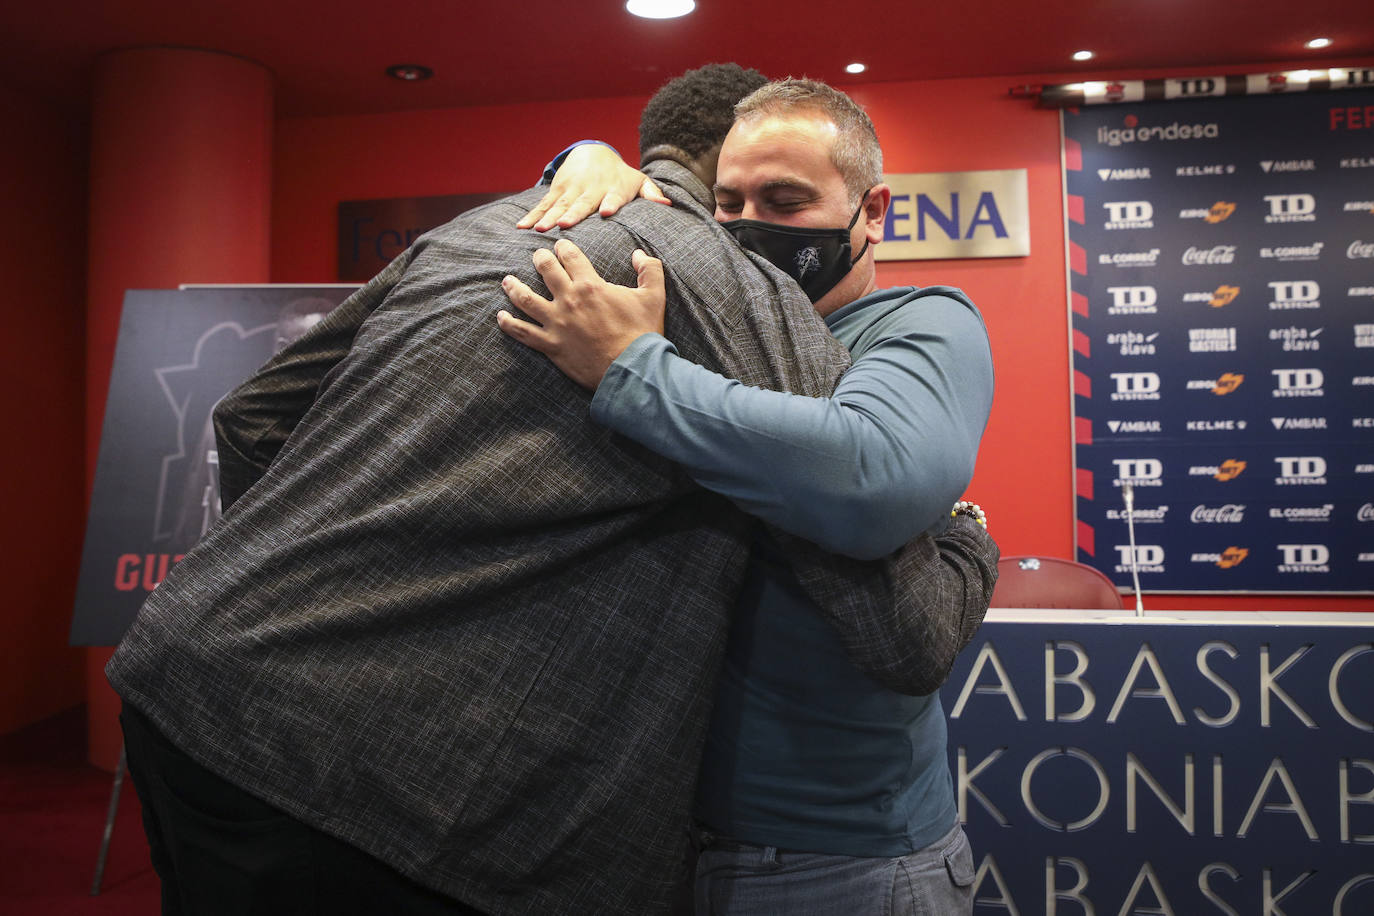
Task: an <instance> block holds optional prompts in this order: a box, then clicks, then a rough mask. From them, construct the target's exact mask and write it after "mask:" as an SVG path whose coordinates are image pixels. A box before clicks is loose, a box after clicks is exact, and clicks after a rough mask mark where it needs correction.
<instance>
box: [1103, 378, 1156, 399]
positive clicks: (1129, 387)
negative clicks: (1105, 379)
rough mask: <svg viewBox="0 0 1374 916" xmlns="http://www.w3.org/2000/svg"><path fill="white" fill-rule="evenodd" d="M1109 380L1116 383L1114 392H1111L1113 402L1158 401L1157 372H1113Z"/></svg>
mask: <svg viewBox="0 0 1374 916" xmlns="http://www.w3.org/2000/svg"><path fill="white" fill-rule="evenodd" d="M1111 378H1112V381H1113V382H1115V383H1116V390H1115V391H1113V392H1112V400H1113V401H1158V400H1159V373H1157V372H1113V373H1111Z"/></svg>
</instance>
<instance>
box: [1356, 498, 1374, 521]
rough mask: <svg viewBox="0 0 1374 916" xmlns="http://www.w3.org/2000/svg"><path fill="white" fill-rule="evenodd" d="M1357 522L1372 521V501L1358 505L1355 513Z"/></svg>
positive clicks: (1373, 510)
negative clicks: (1358, 507) (1358, 508)
mask: <svg viewBox="0 0 1374 916" xmlns="http://www.w3.org/2000/svg"><path fill="white" fill-rule="evenodd" d="M1355 521H1357V522H1374V503H1365V504H1364V505H1363V506H1360V510H1359V511H1358V512H1356V513H1355Z"/></svg>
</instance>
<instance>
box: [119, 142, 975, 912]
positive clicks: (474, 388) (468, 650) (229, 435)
mask: <svg viewBox="0 0 1374 916" xmlns="http://www.w3.org/2000/svg"><path fill="white" fill-rule="evenodd" d="M650 173H651V174H652V175H653V177H654V179H655V180H656V181H657V182H658V183H659V185H660V187H662V188H663V189H664V191H665V192H666V193H667V194H668V195H669V196H670V197H672V198H673V200H674V206H673V207H672V208H671V209H669V208H665V207H662V206H659V205H655V204H648V203H643V202H640V203H635V204H631V205H630V206H628V207H627V208H626V209H625V210H624V211H623V212H622V214H621V215H620V216H618V217H616V218H614V219H611V220H599V219H593V220H591V221H589V222H587V223H584V224H582V225H581V226H579V227H577V228H576V229H574V230H571V231H570V232H569V233H567V235H568V236H569V237H570V238H572V239H574V240H575V241H576V242H577V243H578V245H579V246H580V247H581V248H582V249H583V251H584V252H586V254H587V255H588V257H589V258H590V259H591V260H592V262H593V263H594V264H595V266H596V268H597V269H598V271H600V272H601V274H602V276H604V277H606V278H607V279H608V280H611V281H612V282H617V283H622V284H626V285H633V284H634V282H635V281H634V275H633V271H632V270H631V269H630V266H629V252H630V251H631V250H632V249H633V248H634V247H636V246H639V247H643V248H644V249H646V250H647V251H649V252H650V253H651V254H653V255H655V256H657V257H661V258H663V259H664V262H665V265H666V269H667V284H668V296H669V310H668V317H667V334H668V336H669V338H670V339H672V340H673V341H674V342H675V344H676V345H677V346H678V348H679V350H680V352H682V353H683V354H684V355H685V356H686V357H688V358H689V359H692V360H694V361H697V362H699V363H701V364H703V365H705V366H707V367H708V368H711V369H714V370H716V371H719V372H722V373H724V374H726V375H728V376H731V377H734V378H738V379H740V380H741V381H743V382H745V383H746V384H750V385H760V386H766V387H770V388H775V389H781V390H788V391H795V392H799V393H802V394H808V395H824V394H827V393H828V392H829V391H830V389H831V387H832V386H833V384H834V381H835V380H836V379H837V378H838V376H839V375H840V374H841V373H842V372H843V370H844V369H845V368H846V366H847V365H848V355H847V353H846V352H845V351H844V349H843V347H842V346H840V345H839V344H838V343H837V342H836V341H835V340H834V339H833V338H832V337H831V336H830V335H829V333H828V332H827V331H826V329H825V326H824V324H823V323H822V322H821V321H820V320H819V319H818V318H817V317H816V315H815V313H814V311H813V309H812V308H811V305H810V303H809V302H808V301H807V300H806V298H805V297H804V296H802V295H801V294H800V293H799V292H798V291H797V290H796V288H795V287H794V286H792V285H790V283H789V282H788V281H786V280H785V279H784V278H782V276H781V274H779V273H777V272H775V271H772V270H771V269H761V268H760V266H759V263H756V262H755V261H753V260H751V258H750V257H748V256H746V255H744V254H743V253H742V252H741V251H740V250H739V248H738V247H736V246H735V244H734V243H733V241H732V240H731V239H730V238H729V236H728V235H726V234H725V233H724V232H723V231H722V230H720V229H719V228H718V227H717V226H716V225H715V223H714V221H713V220H712V219H711V214H710V209H709V207H710V197H709V194H708V193H707V191H706V189H705V188H704V187H703V186H702V185H701V184H700V183H699V182H698V181H696V179H695V178H693V177H692V176H691V175H690V173H688V172H687V171H686V170H684V169H682V168H680V167H678V166H676V165H674V164H672V163H666V162H665V163H655V164H653V165H652V166H651V169H650ZM540 193H541V192H540V190H532V191H529V192H525V193H524V194H521V195H517V196H516V197H514V198H510V199H508V200H506V201H499V202H496V203H494V204H490V205H487V206H485V207H482V208H480V209H477V210H474V211H469V212H468V213H465V214H463V215H461V216H460V217H458V218H457V219H455V220H454V221H452V222H451V223H449V224H447V225H445V226H443V227H441V228H439V229H437V230H434V231H433V232H430V233H428V234H426V235H425V236H423V237H422V238H421V239H419V240H418V241H417V242H416V243H415V244H414V245H413V246H412V247H411V248H410V249H409V250H408V251H407V252H406V253H405V254H403V255H402V256H401V257H400V258H398V259H397V260H396V261H395V262H394V263H393V264H391V265H390V266H389V267H388V268H387V269H386V270H385V271H383V272H382V273H381V274H380V275H378V276H377V277H376V278H375V279H374V280H373V281H372V282H370V283H368V284H367V285H366V286H365V287H364V288H362V289H361V290H359V291H358V292H357V293H356V294H355V295H354V296H352V297H351V298H349V299H348V300H347V301H346V302H344V303H343V304H342V305H341V306H340V307H339V308H338V309H336V310H335V311H334V312H333V313H332V314H331V315H330V316H329V317H328V318H326V319H325V320H324V321H323V322H321V323H320V324H319V325H317V326H316V327H315V328H314V329H313V330H312V331H311V332H310V333H309V334H308V335H307V336H306V337H305V338H302V339H301V340H300V341H298V342H297V344H296V345H293V346H292V347H289V348H288V349H286V350H284V351H283V352H282V353H280V354H278V356H276V357H274V359H273V360H272V361H271V362H269V363H268V364H267V365H266V366H265V367H264V369H263V370H262V371H261V372H260V373H259V374H258V375H257V376H255V377H254V378H253V379H252V380H250V381H249V382H248V383H246V384H245V385H244V386H242V387H241V388H240V389H238V390H236V391H235V392H233V393H231V394H230V396H228V397H227V398H226V399H225V401H224V402H222V403H221V405H220V406H219V408H218V409H217V411H216V423H217V431H218V433H219V439H220V462H221V487H222V493H223V499H224V503H225V512H224V516H223V518H222V519H221V521H220V523H219V524H218V525H217V526H216V527H215V528H214V529H212V530H211V531H210V532H209V533H207V535H206V536H205V538H204V539H203V540H202V541H201V542H200V544H198V545H197V546H196V547H195V548H194V549H193V550H192V551H191V552H190V553H188V554H187V555H186V557H185V559H183V560H182V561H181V563H179V564H178V565H177V566H176V567H175V568H174V569H173V571H172V572H171V574H170V575H168V577H167V578H166V580H165V581H164V582H163V583H162V584H161V585H160V586H159V587H158V589H157V590H156V591H155V592H153V594H152V595H151V596H150V597H149V598H148V600H147V602H146V603H145V605H144V606H143V608H142V610H141V611H140V613H139V616H138V618H137V620H136V621H135V623H134V625H133V626H132V627H131V629H130V630H129V632H128V634H127V636H126V637H125V639H124V641H123V643H122V644H121V645H120V647H119V649H118V651H117V652H116V654H115V656H114V658H113V659H112V660H111V662H110V664H109V667H108V668H107V673H108V676H109V678H110V682H111V683H112V684H113V685H114V687H115V689H116V690H117V691H118V692H119V693H120V695H121V696H122V697H123V698H124V699H125V700H126V701H127V702H129V703H131V704H132V705H134V706H135V707H137V708H138V709H140V710H142V711H143V712H144V713H145V714H147V715H148V716H149V717H150V718H151V719H152V720H153V721H154V722H156V724H157V725H158V727H159V728H161V729H162V730H163V731H164V732H165V733H166V735H167V736H168V737H169V738H170V739H171V740H172V741H173V742H174V743H175V744H177V745H178V746H179V747H180V748H182V749H183V750H184V751H186V752H187V753H188V754H190V755H191V756H192V757H194V758H195V759H196V760H198V761H199V762H200V763H202V764H203V765H205V766H207V767H209V768H210V769H212V770H214V771H216V772H218V773H219V774H220V775H222V776H224V777H225V778H227V779H229V780H230V781H232V782H234V783H235V784H237V785H240V786H242V787H243V788H245V789H247V790H248V791H250V792H253V793H254V794H256V795H258V796H260V797H261V798H263V799H265V800H267V801H268V802H270V803H272V804H274V805H276V806H278V807H280V808H281V809H283V810H285V811H287V812H288V813H290V814H291V815H293V816H295V817H297V818H300V819H301V820H304V821H306V822H307V823H309V824H311V825H313V826H315V827H317V828H318V829H321V830H323V831H326V832H328V833H330V834H333V835H335V836H337V837H340V838H342V839H343V840H346V841H348V842H350V843H352V844H355V845H356V846H358V847H360V848H362V849H363V850H365V851H367V852H369V853H370V854H372V855H374V856H376V857H378V858H380V859H382V860H384V861H385V862H387V863H389V864H391V865H392V866H393V867H395V868H397V869H398V870H400V871H401V872H403V873H405V874H407V875H409V876H411V877H412V878H414V879H415V880H417V881H419V882H421V883H423V884H426V885H428V886H430V887H433V888H436V889H438V890H439V891H441V892H443V893H445V894H447V895H449V896H452V897H454V898H456V899H459V900H462V901H464V902H466V903H469V904H471V905H473V906H476V907H478V908H480V909H482V910H485V911H487V912H489V913H492V914H540V916H546V914H555V913H556V914H564V913H567V914H575V913H598V914H603V913H604V914H626V916H631V914H633V916H643V914H650V913H655V912H661V911H663V910H665V909H666V908H667V906H668V900H669V896H670V893H671V890H672V887H673V885H674V883H675V882H676V881H677V880H678V878H679V874H678V868H679V863H680V861H681V853H682V848H683V844H684V841H685V831H684V828H685V824H686V819H687V811H688V808H689V802H690V799H691V797H692V791H693V785H694V780H695V771H696V767H697V762H698V758H699V753H700V745H701V741H702V738H703V735H704V728H705V723H706V721H707V716H708V712H709V709H708V706H709V702H710V697H711V696H712V690H713V685H714V679H715V677H716V674H717V670H718V668H719V663H720V658H721V651H722V648H723V644H724V638H725V634H726V632H727V619H726V618H727V614H728V611H729V608H730V607H731V604H732V601H733V598H734V595H735V592H736V590H737V587H738V585H739V583H740V580H741V576H742V572H743V568H744V561H745V558H746V549H747V542H748V534H749V526H750V525H751V524H752V523H751V522H750V521H749V520H747V519H746V518H745V517H744V516H742V515H741V514H740V513H739V512H738V511H736V510H734V509H733V508H732V507H730V506H729V505H728V504H727V503H725V502H724V501H723V500H721V499H720V498H718V497H715V496H712V495H709V494H706V493H704V492H703V491H701V490H700V489H698V488H696V487H695V486H694V485H693V484H692V483H691V482H690V481H689V480H688V479H687V477H686V476H685V475H684V474H683V473H681V471H680V470H679V469H677V468H675V467H674V466H672V465H670V464H669V463H667V462H665V461H664V460H662V459H661V458H658V457H657V456H655V455H652V454H650V453H648V452H646V451H644V450H643V449H641V448H640V447H638V446H637V445H635V444H634V443H631V442H629V441H628V440H624V439H622V438H620V437H618V436H616V435H614V434H611V433H609V432H607V431H606V430H604V429H601V428H598V427H596V426H594V425H593V424H592V423H591V422H590V421H589V420H588V416H587V403H588V398H589V396H588V395H587V394H586V393H585V392H584V391H583V390H582V389H580V388H578V387H576V386H575V385H574V384H572V383H571V382H569V381H568V380H566V379H565V378H564V377H563V376H562V375H561V374H560V373H558V371H557V370H556V369H554V368H553V366H552V365H551V364H550V363H549V362H548V361H547V360H545V359H544V357H542V356H541V355H539V354H538V353H535V352H533V351H530V350H527V349H525V348H524V347H522V346H520V345H519V344H517V343H515V342H513V341H510V340H508V339H506V338H505V337H504V336H503V335H502V334H501V333H500V331H499V330H498V329H497V327H496V320H495V314H496V311H497V309H499V308H502V307H506V306H507V303H506V299H505V296H504V294H503V293H502V291H501V287H500V281H501V278H502V276H503V275H505V274H506V273H514V274H516V275H517V276H520V277H521V278H522V279H524V280H525V281H526V282H528V283H530V284H531V285H532V286H534V287H535V288H542V286H541V284H540V281H539V278H538V276H537V274H536V273H535V272H534V270H533V268H532V266H531V263H530V253H531V252H532V251H533V250H534V248H535V247H536V246H549V245H551V244H552V241H553V239H552V238H550V237H547V236H541V235H537V234H535V233H532V232H520V231H517V230H515V229H513V228H512V227H513V226H514V224H515V222H516V220H517V219H518V218H519V216H520V215H521V214H523V213H524V212H525V211H526V210H527V209H528V208H529V207H530V206H531V205H532V204H533V203H534V201H535V200H537V199H538V196H539V194H540ZM970 528H972V530H969V529H970ZM787 543H788V544H789V545H790V547H791V549H792V551H793V555H794V556H795V557H796V567H797V572H798V576H799V578H800V580H801V581H802V583H803V585H804V587H806V588H807V589H808V591H809V592H810V594H811V595H812V596H813V597H814V598H815V599H816V601H817V604H818V606H819V607H820V608H821V609H822V611H823V612H824V613H825V614H827V616H828V617H830V619H832V620H833V621H834V622H835V623H836V625H837V626H838V627H839V628H840V631H841V633H842V634H843V636H844V639H845V642H846V646H847V647H848V649H849V650H850V652H851V654H852V656H853V657H854V659H855V661H856V662H857V663H859V664H860V665H861V666H863V667H865V669H866V670H869V671H871V672H872V673H873V674H874V676H876V677H879V678H880V679H882V680H883V681H884V682H885V683H889V684H890V685H892V686H894V687H897V688H898V689H905V690H908V691H911V692H927V691H928V690H933V689H934V688H935V687H936V686H938V685H939V683H940V682H941V681H942V680H943V679H944V677H945V676H946V674H947V672H948V667H949V664H951V663H952V661H953V658H954V655H955V654H956V653H957V652H958V650H959V649H960V648H962V646H963V645H964V644H965V643H966V642H967V640H968V639H969V638H970V637H971V636H972V633H973V631H974V629H976V627H977V625H978V623H979V621H980V620H981V618H982V614H983V612H984V610H985V609H986V607H987V602H988V597H989V595H990V594H991V588H992V580H993V577H994V576H995V565H996V548H995V546H993V545H992V543H991V541H990V540H988V539H987V537H986V535H984V534H983V533H982V532H981V530H980V529H977V528H976V526H965V525H956V526H955V527H954V528H952V529H951V531H950V533H949V534H948V535H946V536H944V537H942V538H941V539H940V542H939V543H938V544H937V543H936V542H934V541H932V540H931V539H930V538H922V539H919V540H918V541H916V542H915V543H913V544H912V545H911V546H910V547H909V548H907V549H906V550H904V551H902V552H899V554H897V555H896V556H894V557H893V558H891V559H890V560H887V561H884V562H881V563H857V562H852V561H846V560H841V559H839V558H835V557H831V556H828V555H825V554H823V553H822V552H821V551H819V550H818V549H816V548H814V547H813V546H811V545H809V544H807V543H806V542H804V541H800V540H796V539H788V540H787Z"/></svg>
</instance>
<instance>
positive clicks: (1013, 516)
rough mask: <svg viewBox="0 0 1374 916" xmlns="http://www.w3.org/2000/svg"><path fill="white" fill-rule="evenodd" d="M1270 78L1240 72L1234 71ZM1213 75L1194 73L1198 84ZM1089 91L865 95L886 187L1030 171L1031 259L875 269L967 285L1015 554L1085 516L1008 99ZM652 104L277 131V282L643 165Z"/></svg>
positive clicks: (1048, 218)
mask: <svg viewBox="0 0 1374 916" xmlns="http://www.w3.org/2000/svg"><path fill="white" fill-rule="evenodd" d="M1342 63H1351V64H1354V63H1362V64H1365V65H1367V62H1356V61H1349V62H1342ZM1328 65H1329V64H1328ZM1273 66H1274V65H1272V64H1270V65H1268V66H1266V67H1261V66H1255V67H1250V68H1243V67H1228V68H1226V72H1255V71H1263V70H1265V69H1269V68H1271V67H1273ZM1284 66H1285V67H1286V68H1287V67H1297V66H1302V64H1301V63H1297V64H1291V65H1284ZM1206 70H1207V68H1193V69H1192V70H1191V71H1190V74H1192V73H1200V72H1206ZM1190 74H1165V73H1148V74H1132V75H1133V76H1137V77H1139V76H1163V75H1190ZM1083 78H1085V77H1084V75H1083V74H1078V75H1076V76H1072V77H1069V76H1062V75H1061V76H1057V77H1056V76H1049V77H1043V78H1042V77H995V78H983V79H960V80H940V81H930V82H910V83H879V84H872V85H866V86H862V87H855V88H853V89H852V94H853V96H854V97H855V98H856V99H857V100H858V101H860V102H861V103H862V104H863V105H864V106H865V107H866V108H867V109H868V111H869V112H870V114H871V115H872V116H873V120H874V122H875V124H876V125H877V127H878V133H879V135H880V137H881V139H882V141H883V148H884V151H885V160H886V161H885V168H886V170H887V171H888V172H938V171H962V170H972V169H1009V168H1025V169H1027V170H1028V172H1029V184H1030V220H1031V254H1030V256H1029V257H1025V258H1006V259H995V260H970V261H926V262H920V261H915V262H885V263H882V264H880V265H879V267H878V272H879V273H878V276H879V281H880V282H881V283H882V284H884V285H895V284H902V283H913V284H934V283H945V284H951V285H954V286H960V287H962V288H963V289H965V290H966V291H967V292H968V293H969V294H970V295H971V296H972V297H973V299H974V301H975V302H977V303H978V304H979V306H980V307H981V309H982V311H983V315H984V317H985V319H986V320H987V324H988V330H989V333H990V335H991V338H992V345H993V354H994V358H995V361H996V371H997V399H996V403H995V405H994V407H993V413H992V418H991V420H990V422H989V426H988V430H987V434H986V436H985V437H984V439H983V448H982V453H981V455H980V459H979V464H978V470H977V474H976V476H975V478H974V481H973V485H972V486H971V487H970V490H969V493H970V495H971V497H972V498H974V499H976V500H977V501H979V502H980V503H981V504H982V505H983V506H984V508H985V509H986V510H987V511H988V513H989V516H990V519H991V524H992V529H991V530H992V531H993V533H994V534H995V535H996V537H997V539H998V542H999V543H1000V544H1001V546H1002V550H1003V553H1005V554H1022V553H1039V554H1045V555H1051V556H1060V557H1072V556H1073V508H1074V507H1073V480H1072V438H1071V435H1070V409H1071V404H1070V388H1069V384H1070V382H1069V347H1068V318H1067V316H1068V309H1067V305H1066V301H1065V283H1066V279H1065V265H1064V225H1063V213H1062V187H1061V179H1060V166H1059V123H1058V114H1057V113H1056V112H1054V111H1048V110H1044V109H1039V108H1036V107H1035V105H1034V103H1033V102H1031V101H1027V100H1016V99H1012V98H1009V97H1008V94H1007V90H1008V88H1009V87H1010V86H1012V85H1016V84H1020V83H1026V82H1065V81H1069V80H1071V79H1083ZM1099 78H1100V76H1099ZM643 101H644V99H642V98H628V99H623V98H622V99H597V100H585V101H582V102H577V103H561V104H547V105H526V106H513V107H507V108H482V109H462V110H458V109H455V110H443V111H429V112H415V113H408V114H400V115H387V116H374V117H359V118H310V119H286V120H283V121H280V122H278V133H277V161H276V170H275V175H276V181H277V189H278V190H277V192H276V195H275V206H274V210H273V227H272V228H273V232H272V235H273V247H272V278H273V280H274V281H276V282H305V281H311V280H316V281H318V280H328V279H332V278H333V277H334V276H335V258H336V255H335V245H336V242H335V238H334V232H335V222H336V216H335V210H334V208H335V206H336V205H337V203H338V201H340V200H346V199H361V198H369V197H393V196H396V197H399V196H409V195H428V194H457V193H465V192H475V191H498V190H514V189H517V188H521V187H524V186H526V185H528V184H530V183H531V182H532V181H533V178H534V176H535V175H536V174H537V172H538V170H539V168H540V166H542V165H543V163H544V162H545V161H546V160H547V159H548V158H549V157H550V156H551V155H552V154H553V153H554V152H556V151H557V150H559V149H561V148H562V147H563V146H564V145H566V143H567V142H569V141H571V140H574V139H578V138H581V137H587V136H595V137H600V138H602V139H606V140H608V141H610V142H611V143H613V144H615V145H616V146H617V147H618V148H619V149H620V150H621V151H622V152H626V153H630V152H632V151H633V150H634V149H635V140H634V136H635V133H634V132H635V129H636V126H637V124H638V110H639V107H640V106H641V105H642V103H643ZM1146 605H1147V607H1152V608H1160V609H1165V608H1169V609H1179V608H1191V607H1195V608H1217V609H1243V608H1266V609H1271V610H1282V609H1320V610H1337V609H1345V610H1374V600H1371V599H1367V598H1341V597H1302V598H1292V597H1289V598H1269V597H1263V596H1259V597H1235V598H1205V597H1190V596H1184V597H1175V596H1151V597H1149V598H1148V599H1147V601H1146Z"/></svg>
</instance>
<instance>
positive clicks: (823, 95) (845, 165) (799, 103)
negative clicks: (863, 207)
mask: <svg viewBox="0 0 1374 916" xmlns="http://www.w3.org/2000/svg"><path fill="white" fill-rule="evenodd" d="M808 114H810V115H817V116H819V117H822V118H825V119H827V120H829V121H830V122H831V123H832V124H834V125H835V129H836V131H837V133H836V136H835V142H834V145H833V146H831V148H830V160H831V162H833V163H834V164H835V168H836V170H837V171H839V173H840V176H841V177H842V178H844V183H845V187H846V189H847V190H848V191H849V195H850V198H851V199H853V200H855V201H857V200H859V198H860V197H861V196H863V193H864V192H865V191H867V190H868V189H869V188H872V187H873V186H874V185H877V184H881V183H882V180H883V148H882V146H881V145H880V144H879V143H878V132H877V131H876V130H874V128H873V121H872V119H870V118H869V117H868V113H867V112H865V111H864V110H863V108H861V107H860V106H859V104H858V103H857V102H855V101H854V100H853V99H851V98H850V97H849V96H847V95H845V94H844V93H843V92H841V91H840V90H838V89H836V88H834V87H833V86H827V85H826V84H825V83H822V82H820V81H819V80H809V79H794V78H793V77H790V76H789V77H787V78H786V79H781V80H776V81H774V82H771V83H769V84H768V85H767V86H764V87H763V88H762V89H759V90H758V91H757V92H754V93H751V94H750V95H749V97H748V98H746V99H744V100H742V101H741V102H740V103H739V104H738V105H736V106H735V116H736V117H737V118H738V119H739V120H740V121H746V122H748V121H757V120H762V119H763V118H767V117H788V116H794V115H808Z"/></svg>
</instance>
